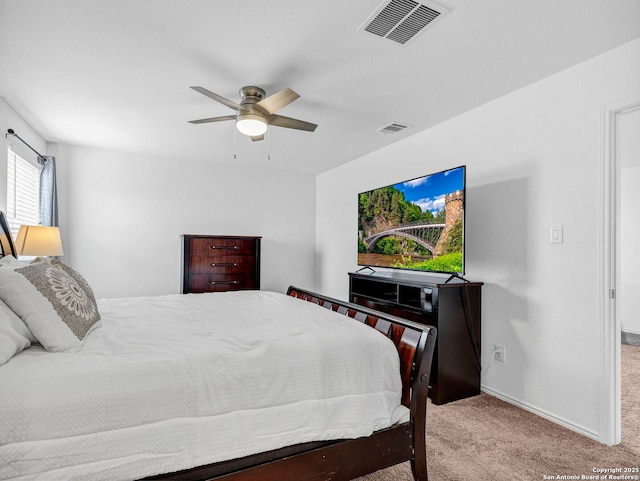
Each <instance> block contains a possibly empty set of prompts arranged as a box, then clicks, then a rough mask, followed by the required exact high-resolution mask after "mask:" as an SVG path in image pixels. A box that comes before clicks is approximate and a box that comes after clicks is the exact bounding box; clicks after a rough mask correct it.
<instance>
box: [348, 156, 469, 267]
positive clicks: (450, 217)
mask: <svg viewBox="0 0 640 481" xmlns="http://www.w3.org/2000/svg"><path fill="white" fill-rule="evenodd" d="M465 182H466V166H464V165H463V166H460V167H455V168H453V169H449V170H444V171H442V172H436V173H432V174H428V175H424V176H422V177H417V178H415V179H411V180H407V181H404V182H399V183H397V184H393V185H388V186H385V187H380V188H378V189H373V190H370V191H367V192H362V193H360V194H358V265H360V266H365V267H370V268H373V267H385V268H393V269H406V270H411V271H423V272H440V273H446V274H452V275H460V276H461V275H463V274H464V241H465V233H464V211H465Z"/></svg>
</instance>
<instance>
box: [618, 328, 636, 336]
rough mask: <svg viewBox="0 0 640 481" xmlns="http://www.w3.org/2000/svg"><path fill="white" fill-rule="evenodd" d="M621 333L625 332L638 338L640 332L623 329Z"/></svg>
mask: <svg viewBox="0 0 640 481" xmlns="http://www.w3.org/2000/svg"><path fill="white" fill-rule="evenodd" d="M622 332H627V333H629V334H634V335H636V336H640V331H636V330H634V329H625V328H624V327H623V328H622Z"/></svg>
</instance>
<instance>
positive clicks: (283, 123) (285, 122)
mask: <svg viewBox="0 0 640 481" xmlns="http://www.w3.org/2000/svg"><path fill="white" fill-rule="evenodd" d="M267 121H268V122H269V125H275V126H276V127H286V128H287V129H297V130H306V131H307V132H313V131H314V130H316V127H317V125H316V124H312V123H311V122H305V121H304V120H298V119H292V118H291V117H285V116H284V115H270V116H269V118H268V119H267Z"/></svg>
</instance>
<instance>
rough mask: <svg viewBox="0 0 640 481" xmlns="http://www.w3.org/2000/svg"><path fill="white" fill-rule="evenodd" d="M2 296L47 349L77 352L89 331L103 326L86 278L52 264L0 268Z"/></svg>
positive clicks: (0, 296)
mask: <svg viewBox="0 0 640 481" xmlns="http://www.w3.org/2000/svg"><path fill="white" fill-rule="evenodd" d="M74 272H75V271H74ZM81 284H84V285H81ZM0 298H1V299H2V300H3V301H4V302H5V303H6V304H7V305H8V306H9V307H10V308H11V309H12V310H13V312H15V313H16V314H17V315H18V316H20V318H21V319H22V320H23V321H24V323H25V324H26V325H27V327H28V328H29V330H30V331H31V332H32V333H33V335H34V336H35V338H36V339H37V340H38V341H39V342H40V344H42V345H43V346H44V348H45V349H46V350H47V351H54V352H57V351H77V350H78V349H80V347H82V343H83V341H84V339H85V338H86V336H87V334H89V332H91V331H92V330H93V329H95V328H96V327H98V326H99V325H100V322H99V320H100V313H99V312H98V306H97V304H96V301H95V297H94V296H93V292H92V291H91V288H89V286H88V284H86V281H84V279H83V280H82V282H80V283H79V282H78V281H77V280H76V279H74V278H73V277H72V276H71V275H69V274H68V273H67V271H65V270H64V269H63V268H61V267H59V266H54V265H52V264H50V263H45V262H36V263H34V264H30V265H28V266H26V267H18V268H16V269H7V268H3V269H0Z"/></svg>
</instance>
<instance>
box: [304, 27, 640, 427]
mask: <svg viewBox="0 0 640 481" xmlns="http://www.w3.org/2000/svg"><path fill="white" fill-rule="evenodd" d="M638 89H640V39H636V40H635V41H634V42H631V43H629V44H626V45H624V46H622V47H620V48H617V49H615V50H612V51H610V52H608V53H606V54H604V55H601V56H599V57H596V58H593V59H591V60H589V61H587V62H584V63H582V64H579V65H577V66H575V67H573V68H570V69H568V70H566V71H563V72H560V73H558V74H556V75H554V76H552V77H549V78H547V79H544V80H542V81H539V82H537V83H534V84H532V85H530V86H527V87H525V88H523V89H521V90H518V91H516V92H513V93H511V94H509V95H507V96H505V97H502V98H500V99H497V100H495V101H493V102H490V103H488V104H486V105H483V106H481V107H479V108H477V109H475V110H472V111H470V112H467V113H465V114H463V115H460V116H459V117H457V118H454V119H451V120H450V121H447V122H444V123H442V124H440V125H437V126H435V127H433V128H431V129H429V130H427V131H425V132H421V133H418V134H415V135H413V136H411V137H408V138H406V139H404V140H402V141H400V142H398V143H396V144H393V145H391V146H389V147H387V148H385V149H381V150H379V151H376V152H373V153H371V154H368V155H366V156H364V157H362V158H359V159H357V160H354V161H352V162H350V163H349V164H347V165H344V166H341V167H339V168H336V169H334V170H332V171H330V172H327V173H325V174H322V175H320V176H319V177H318V179H317V227H316V230H317V249H318V275H319V282H318V284H319V289H320V290H321V291H323V292H325V293H327V294H330V295H332V296H334V297H338V298H343V299H344V298H346V297H347V295H348V279H347V271H349V270H352V269H355V268H356V195H357V193H358V192H361V191H364V190H367V189H371V188H375V187H380V186H383V185H387V184H390V183H394V182H399V181H402V180H405V179H410V178H413V177H416V176H419V175H423V174H427V173H429V172H434V171H438V170H442V169H445V168H449V167H454V166H457V165H460V164H466V165H467V187H468V189H467V199H466V205H467V211H466V215H467V217H466V228H467V230H466V240H467V257H466V261H467V275H466V277H467V278H468V279H470V280H474V281H484V283H485V286H484V291H483V319H482V322H483V325H482V352H483V354H482V364H483V366H485V367H486V366H487V364H488V362H489V359H490V357H491V354H492V350H493V346H494V345H495V344H502V345H504V346H506V358H507V362H506V363H504V364H503V363H496V362H494V363H493V364H492V367H491V369H490V370H489V371H488V372H487V374H486V376H485V377H484V378H483V387H484V389H486V390H489V391H491V392H493V393H495V394H498V395H501V396H503V397H505V398H506V399H509V400H511V401H512V402H515V403H519V404H521V405H523V406H525V407H527V408H529V409H532V410H535V411H536V412H538V413H541V414H544V415H547V416H549V417H551V418H553V419H555V420H557V421H559V422H562V423H564V424H565V425H567V426H570V427H572V428H573V429H575V430H577V431H580V432H583V433H585V434H587V435H589V436H591V437H597V436H598V433H597V430H598V398H599V393H598V384H597V382H598V376H597V374H598V372H599V367H598V362H599V339H598V337H599V324H598V322H599V320H598V304H597V300H598V298H599V292H598V291H597V288H598V282H597V280H596V279H597V275H598V265H599V264H598V256H599V246H598V232H599V231H598V226H597V221H598V212H599V209H600V198H599V194H598V192H599V187H600V180H601V179H600V162H601V148H600V145H601V144H600V143H601V108H602V106H603V105H604V104H606V103H609V102H611V101H613V100H617V99H620V98H623V97H626V96H628V95H632V94H634V93H636V92H637V91H638ZM427 107H428V102H427ZM556 225H563V226H564V243H563V244H553V245H552V244H550V243H549V229H550V227H551V226H556Z"/></svg>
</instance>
